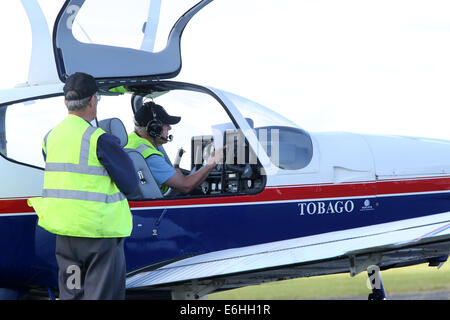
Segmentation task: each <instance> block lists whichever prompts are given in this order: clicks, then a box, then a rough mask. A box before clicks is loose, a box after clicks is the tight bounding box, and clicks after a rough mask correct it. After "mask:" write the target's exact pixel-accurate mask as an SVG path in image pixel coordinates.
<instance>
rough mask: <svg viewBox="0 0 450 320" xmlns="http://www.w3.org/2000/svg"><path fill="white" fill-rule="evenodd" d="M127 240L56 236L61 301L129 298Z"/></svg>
mask: <svg viewBox="0 0 450 320" xmlns="http://www.w3.org/2000/svg"><path fill="white" fill-rule="evenodd" d="M123 242H124V240H123V238H78V237H68V236H61V235H57V236H56V260H57V262H58V267H59V273H58V284H59V298H60V299H61V300H104V299H106V300H121V299H125V279H126V265H125V254H124V248H123Z"/></svg>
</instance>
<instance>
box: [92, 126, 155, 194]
mask: <svg viewBox="0 0 450 320" xmlns="http://www.w3.org/2000/svg"><path fill="white" fill-rule="evenodd" d="M98 126H99V127H100V128H102V129H103V130H105V131H106V132H108V133H111V134H113V135H115V136H116V137H118V138H119V139H120V145H121V146H122V147H125V146H126V144H127V143H128V135H127V131H126V129H125V126H124V125H123V123H122V121H121V120H120V119H118V118H109V119H104V120H101V121H99V122H98ZM124 150H125V152H127V153H128V155H129V156H130V158H131V161H132V162H133V165H134V169H135V170H136V173H137V175H138V177H139V186H138V187H137V189H136V191H135V192H134V193H133V194H129V195H127V198H128V200H143V199H159V198H162V197H163V195H162V193H161V189H160V188H159V186H158V184H157V183H156V181H155V178H153V174H152V172H151V170H150V168H149V167H148V165H147V162H146V161H145V159H144V157H143V156H142V154H141V153H140V152H138V151H136V150H134V149H124Z"/></svg>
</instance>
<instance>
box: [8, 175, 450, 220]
mask: <svg viewBox="0 0 450 320" xmlns="http://www.w3.org/2000/svg"><path fill="white" fill-rule="evenodd" d="M446 192H450V176H439V177H427V178H407V179H391V180H383V181H380V180H378V181H367V182H356V183H354V182H352V183H340V184H332V183H325V184H305V185H303V184H302V185H289V186H267V187H266V188H265V189H264V191H262V192H261V193H259V194H256V195H240V196H223V197H204V198H191V199H165V200H151V201H130V207H131V209H132V210H143V209H145V210H151V209H157V208H161V207H165V208H166V207H173V208H188V207H199V206H227V205H252V204H265V203H273V204H275V203H287V202H298V201H302V200H309V201H311V202H312V201H321V200H322V199H326V200H332V199H338V200H342V199H349V200H350V198H364V203H363V204H362V205H361V206H359V205H358V207H357V208H358V210H360V209H361V210H360V211H365V210H366V211H370V210H369V209H371V208H372V209H374V208H375V206H376V203H372V201H371V200H370V197H375V196H376V197H388V196H395V195H403V196H404V195H423V194H427V193H446ZM366 200H368V201H369V203H368V202H367V201H366ZM301 203H304V202H301ZM342 205H343V206H344V208H343V210H344V212H351V211H353V210H356V209H357V208H356V207H355V206H356V204H354V203H353V204H352V203H350V202H345V201H344V202H343V203H342ZM315 206H316V207H317V208H316V211H317V210H319V209H318V208H319V206H323V205H322V204H320V205H319V204H316V205H315ZM327 206H329V205H328V204H327ZM332 206H333V208H328V207H327V209H328V210H329V211H330V212H331V210H332V209H333V211H335V212H337V211H340V210H341V209H340V206H341V203H336V202H334V203H333V204H332ZM307 207H308V204H298V209H299V210H303V212H304V213H306V212H307V209H308V208H307ZM313 207H314V206H313V205H310V207H309V208H310V212H312V210H313ZM364 209H365V210H364ZM32 212H33V209H32V208H30V207H29V206H28V205H27V202H26V199H25V198H0V215H2V216H4V215H6V214H24V213H32ZM300 212H301V211H300Z"/></svg>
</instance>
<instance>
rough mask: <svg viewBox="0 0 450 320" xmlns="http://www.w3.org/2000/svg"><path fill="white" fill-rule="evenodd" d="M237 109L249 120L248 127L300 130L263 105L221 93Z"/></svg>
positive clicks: (228, 93) (231, 94) (293, 123)
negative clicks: (283, 127) (275, 127)
mask: <svg viewBox="0 0 450 320" xmlns="http://www.w3.org/2000/svg"><path fill="white" fill-rule="evenodd" d="M221 92H222V93H224V94H225V96H227V98H228V99H230V100H231V102H233V104H234V105H235V106H236V107H237V108H238V109H239V111H240V112H241V114H242V115H243V116H244V118H247V120H248V119H251V121H249V122H250V126H252V127H254V128H258V127H267V126H285V127H292V128H298V129H301V128H300V127H299V126H298V125H297V124H296V123H295V122H292V121H291V120H289V119H287V118H285V117H283V116H282V115H280V114H278V113H276V112H274V111H272V110H270V109H269V108H266V107H264V106H263V105H261V104H259V103H257V102H254V101H251V100H248V99H246V98H243V97H240V96H238V95H235V94H233V93H230V92H226V91H221Z"/></svg>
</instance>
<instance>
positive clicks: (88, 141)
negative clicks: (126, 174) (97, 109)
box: [28, 115, 133, 238]
mask: <svg viewBox="0 0 450 320" xmlns="http://www.w3.org/2000/svg"><path fill="white" fill-rule="evenodd" d="M104 133H105V131H103V129H101V128H95V127H92V126H90V124H89V123H88V122H87V121H85V120H84V119H82V118H80V117H78V116H75V115H68V116H67V117H66V119H64V120H63V121H62V122H61V123H60V124H59V125H58V126H56V127H55V128H54V129H53V130H51V131H50V132H49V133H48V134H47V136H46V137H45V138H44V141H43V150H44V152H45V153H46V161H45V172H44V186H43V190H42V197H36V198H30V199H28V203H29V204H30V205H31V206H33V208H34V209H35V211H36V213H37V215H38V217H39V221H38V224H39V225H40V226H41V227H43V228H44V229H46V230H47V231H49V232H52V233H56V234H60V235H67V236H74V237H88V238H112V237H127V236H129V235H130V234H131V230H132V227H133V224H132V217H131V212H130V207H129V205H128V201H127V199H126V197H125V196H124V194H123V193H122V192H120V190H119V188H118V187H117V186H116V184H115V183H114V182H113V181H112V179H111V178H110V177H109V175H108V172H107V171H106V169H105V168H104V167H103V166H102V164H101V163H100V161H99V160H98V158H97V141H98V138H99V137H100V136H101V135H102V134H104Z"/></svg>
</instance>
